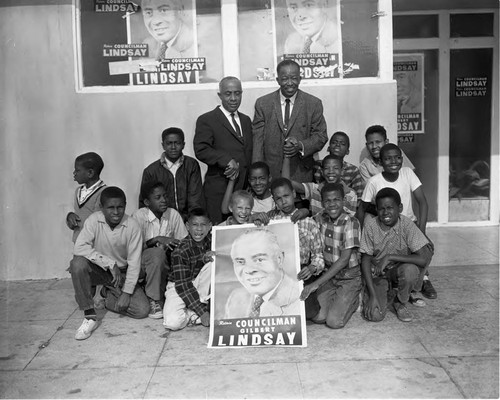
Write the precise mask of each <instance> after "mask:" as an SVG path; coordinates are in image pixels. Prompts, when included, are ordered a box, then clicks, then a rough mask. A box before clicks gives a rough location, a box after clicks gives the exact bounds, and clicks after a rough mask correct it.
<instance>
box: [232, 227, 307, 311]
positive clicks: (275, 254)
mask: <svg viewBox="0 0 500 400" xmlns="http://www.w3.org/2000/svg"><path fill="white" fill-rule="evenodd" d="M231 259H232V260H233V268H234V273H235V275H236V277H237V278H238V280H239V281H240V283H241V284H242V286H243V287H240V288H237V289H234V290H233V291H232V292H231V294H230V295H229V298H228V299H227V302H226V307H225V313H224V318H255V317H269V316H273V317H276V316H282V315H300V310H301V303H300V299H299V295H300V285H299V282H298V281H297V280H294V279H292V278H291V277H290V276H288V275H287V274H286V272H285V270H284V268H285V266H284V261H285V253H284V252H283V250H282V249H281V247H280V245H279V243H278V238H277V237H276V235H275V234H274V233H273V232H271V231H269V230H257V231H249V232H246V233H243V234H242V235H241V236H239V237H238V238H237V239H236V240H235V241H234V242H233V245H232V247H231Z"/></svg>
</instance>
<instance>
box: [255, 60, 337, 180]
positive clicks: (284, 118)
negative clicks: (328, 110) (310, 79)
mask: <svg viewBox="0 0 500 400" xmlns="http://www.w3.org/2000/svg"><path fill="white" fill-rule="evenodd" d="M277 73H278V77H277V78H276V81H277V82H278V84H279V85H280V89H279V90H277V91H275V92H273V93H270V94H267V95H265V96H262V97H260V98H258V99H257V101H256V102H255V116H254V119H253V127H252V130H253V157H252V158H253V161H254V162H255V161H265V162H266V163H267V164H268V165H269V167H270V170H271V176H272V177H273V178H277V177H279V176H281V171H282V167H283V158H284V157H289V158H290V177H291V179H292V180H294V181H297V182H312V181H313V164H314V159H313V155H314V153H316V152H318V151H320V150H321V149H322V148H323V146H324V145H325V143H326V142H327V141H328V136H327V133H326V121H325V118H324V116H323V104H322V102H321V100H320V99H318V98H317V97H314V96H312V95H310V94H308V93H305V92H303V91H302V90H299V84H300V67H299V65H298V64H297V63H296V62H295V61H293V60H284V61H281V62H280V63H279V64H278V68H277Z"/></svg>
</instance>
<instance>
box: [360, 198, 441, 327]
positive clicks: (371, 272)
mask: <svg viewBox="0 0 500 400" xmlns="http://www.w3.org/2000/svg"><path fill="white" fill-rule="evenodd" d="M375 205H376V207H377V217H376V218H370V217H369V218H367V219H365V223H364V227H363V233H362V235H361V247H360V252H361V254H362V260H361V270H362V273H363V278H364V280H365V284H366V288H365V293H364V298H363V311H362V314H363V316H364V317H365V318H366V319H367V320H369V321H374V322H378V321H382V320H383V319H384V317H385V314H386V312H387V303H388V301H387V294H388V291H389V289H391V285H392V287H396V286H397V295H396V297H395V298H394V309H395V310H396V314H397V317H398V318H399V320H401V321H403V322H410V321H411V320H412V315H411V313H410V311H409V310H408V308H407V305H408V303H409V300H410V295H411V291H412V290H414V289H415V288H417V287H420V285H421V284H422V280H423V278H424V273H425V266H426V265H427V263H428V262H429V261H430V258H431V257H432V255H431V253H430V251H429V249H428V246H427V244H428V243H429V241H428V240H427V238H426V237H425V235H424V234H423V233H422V232H421V231H420V229H418V227H417V225H415V223H414V222H413V221H412V220H411V219H409V218H408V217H405V216H404V215H400V213H401V212H402V210H403V205H402V204H401V197H400V195H399V193H398V192H397V191H396V190H395V189H392V188H384V189H381V190H380V191H379V192H378V193H377V195H376V197H375Z"/></svg>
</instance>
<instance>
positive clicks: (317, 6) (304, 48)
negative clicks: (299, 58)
mask: <svg viewBox="0 0 500 400" xmlns="http://www.w3.org/2000/svg"><path fill="white" fill-rule="evenodd" d="M331 1H334V2H335V0H331ZM286 6H287V11H288V17H289V18H290V22H291V23H292V26H293V27H294V28H295V32H293V33H290V35H288V37H287V39H286V42H285V48H284V54H297V53H299V54H309V53H336V54H338V53H339V52H340V48H341V46H342V42H341V40H340V30H339V27H338V23H337V22H336V21H334V20H333V19H331V18H330V17H329V15H328V13H327V11H328V4H327V1H326V0H287V1H286ZM331 12H332V14H335V15H336V8H333V7H332V9H331Z"/></svg>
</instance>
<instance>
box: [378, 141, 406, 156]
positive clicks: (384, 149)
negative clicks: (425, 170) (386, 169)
mask: <svg viewBox="0 0 500 400" xmlns="http://www.w3.org/2000/svg"><path fill="white" fill-rule="evenodd" d="M389 150H397V151H398V152H399V155H400V156H401V155H403V153H402V152H401V149H400V148H399V147H398V146H397V145H395V144H394V143H387V144H385V145H383V146H382V148H381V149H380V159H382V157H384V154H385V153H386V152H388V151H389Z"/></svg>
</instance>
